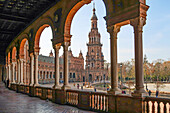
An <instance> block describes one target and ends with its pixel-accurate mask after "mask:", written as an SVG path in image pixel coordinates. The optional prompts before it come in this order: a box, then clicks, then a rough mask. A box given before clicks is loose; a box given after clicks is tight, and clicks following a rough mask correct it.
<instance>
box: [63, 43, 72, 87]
mask: <svg viewBox="0 0 170 113" xmlns="http://www.w3.org/2000/svg"><path fill="white" fill-rule="evenodd" d="M69 46H70V42H64V43H63V51H64V65H63V68H64V72H63V75H64V84H63V86H62V89H64V90H65V89H70V86H69V84H68V76H69V75H68V73H69V67H68V47H69Z"/></svg>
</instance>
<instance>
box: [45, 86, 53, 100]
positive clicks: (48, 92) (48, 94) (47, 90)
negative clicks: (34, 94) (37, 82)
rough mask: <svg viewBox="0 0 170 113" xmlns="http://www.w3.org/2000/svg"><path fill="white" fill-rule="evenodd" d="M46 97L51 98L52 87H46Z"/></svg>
mask: <svg viewBox="0 0 170 113" xmlns="http://www.w3.org/2000/svg"><path fill="white" fill-rule="evenodd" d="M46 98H48V99H49V100H52V89H51V88H46Z"/></svg>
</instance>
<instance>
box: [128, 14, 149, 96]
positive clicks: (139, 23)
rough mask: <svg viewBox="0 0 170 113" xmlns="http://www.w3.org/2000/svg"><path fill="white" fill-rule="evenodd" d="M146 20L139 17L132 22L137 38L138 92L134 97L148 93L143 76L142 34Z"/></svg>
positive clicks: (136, 69) (136, 75)
mask: <svg viewBox="0 0 170 113" xmlns="http://www.w3.org/2000/svg"><path fill="white" fill-rule="evenodd" d="M145 22H146V19H145V18H143V17H138V18H135V19H131V20H130V24H131V25H132V26H133V28H134V35H135V36H134V37H135V77H136V78H135V79H136V86H135V87H136V90H135V92H134V96H136V95H137V96H144V95H146V94H147V93H146V91H145V90H144V75H143V43H142V41H143V39H142V32H143V26H144V25H145Z"/></svg>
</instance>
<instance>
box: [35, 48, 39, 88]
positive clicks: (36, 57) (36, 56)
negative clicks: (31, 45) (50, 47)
mask: <svg viewBox="0 0 170 113" xmlns="http://www.w3.org/2000/svg"><path fill="white" fill-rule="evenodd" d="M39 49H40V48H35V49H34V50H35V51H34V86H39V84H38V55H39Z"/></svg>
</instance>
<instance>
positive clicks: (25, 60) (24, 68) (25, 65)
mask: <svg viewBox="0 0 170 113" xmlns="http://www.w3.org/2000/svg"><path fill="white" fill-rule="evenodd" d="M20 60H21V61H20V63H21V67H20V69H21V83H23V84H27V85H28V84H29V82H30V57H29V42H28V40H27V39H26V38H24V39H23V40H22V41H21V44H20Z"/></svg>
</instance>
